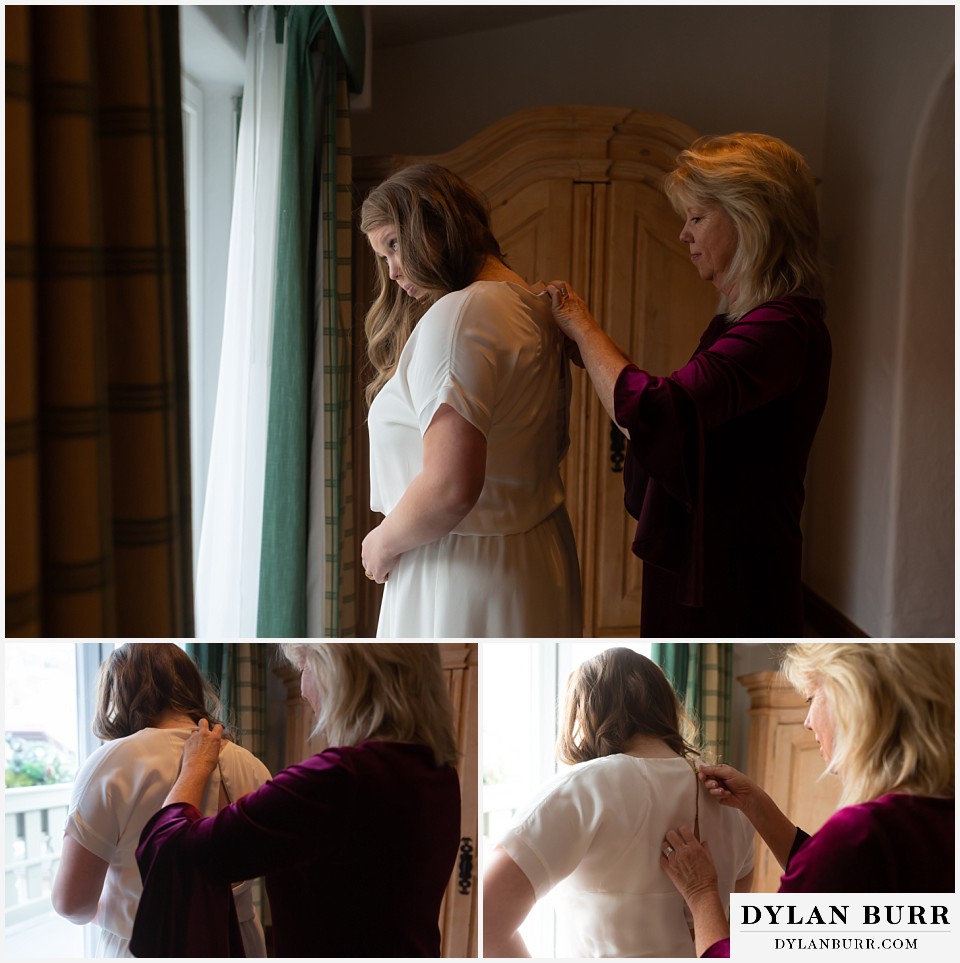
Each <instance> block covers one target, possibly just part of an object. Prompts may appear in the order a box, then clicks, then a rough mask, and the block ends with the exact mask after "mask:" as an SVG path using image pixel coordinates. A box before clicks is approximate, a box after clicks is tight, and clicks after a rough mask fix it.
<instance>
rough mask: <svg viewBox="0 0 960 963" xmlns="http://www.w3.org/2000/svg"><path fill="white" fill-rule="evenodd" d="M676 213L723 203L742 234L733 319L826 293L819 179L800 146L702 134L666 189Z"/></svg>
mask: <svg viewBox="0 0 960 963" xmlns="http://www.w3.org/2000/svg"><path fill="white" fill-rule="evenodd" d="M663 188H664V191H665V192H666V194H667V197H668V198H669V199H670V203H671V204H672V205H673V207H674V209H675V210H676V211H677V212H678V213H679V214H681V215H684V212H685V209H686V208H687V207H696V206H698V205H703V204H719V205H720V207H722V208H723V210H724V211H725V212H726V213H727V214H728V215H729V216H730V218H731V220H732V221H733V223H734V226H735V227H736V230H737V238H738V245H737V250H736V253H735V254H734V256H733V259H732V261H731V263H730V267H729V270H728V272H727V279H728V280H729V281H730V282H731V284H733V285H736V286H737V289H738V290H737V295H736V302H735V303H732V304H729V305H727V306H726V311H727V314H728V317H729V318H730V319H731V320H732V321H737V320H739V319H740V318H742V317H743V316H744V315H745V314H746V313H747V312H748V311H751V310H752V309H753V308H755V307H757V306H758V305H760V304H763V302H764V301H769V300H771V299H772V298H779V297H784V296H785V295H788V294H801V295H807V296H809V297H816V298H819V297H822V296H823V271H822V265H821V258H820V220H819V215H818V213H817V194H816V182H815V181H814V178H813V175H812V174H811V172H810V168H809V167H808V166H807V162H806V161H805V160H804V159H803V157H802V156H801V155H800V154H798V153H797V152H796V151H795V150H794V149H793V148H792V147H790V146H789V145H788V144H785V143H784V142H783V141H782V140H779V139H778V138H776V137H769V136H767V135H765V134H743V133H739V134H727V135H725V136H722V137H700V138H698V139H697V140H695V141H694V142H693V143H692V144H691V145H690V147H689V148H688V149H687V150H685V151H682V152H681V153H680V155H679V156H678V158H677V166H676V169H675V170H673V171H671V173H669V174H668V175H667V176H666V178H665V180H664V184H663Z"/></svg>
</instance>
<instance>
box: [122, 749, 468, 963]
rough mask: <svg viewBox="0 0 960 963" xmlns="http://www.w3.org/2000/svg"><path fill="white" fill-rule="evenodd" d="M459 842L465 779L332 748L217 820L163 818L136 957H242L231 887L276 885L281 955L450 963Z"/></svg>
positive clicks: (422, 752) (417, 761)
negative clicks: (447, 906) (446, 914)
mask: <svg viewBox="0 0 960 963" xmlns="http://www.w3.org/2000/svg"><path fill="white" fill-rule="evenodd" d="M459 838H460V789H459V783H458V780H457V774H456V771H455V770H454V769H453V768H452V767H451V766H442V767H440V768H437V767H436V766H435V765H434V763H433V756H432V753H431V752H430V750H428V749H426V748H424V747H422V746H413V745H401V744H397V743H389V742H366V743H363V744H362V745H360V746H357V747H347V748H339V749H328V750H327V751H326V752H323V753H320V754H319V755H316V756H313V757H311V758H310V759H307V760H306V761H305V762H302V763H300V764H299V765H295V766H291V767H290V768H289V769H285V770H284V771H283V772H281V773H279V774H278V775H277V776H276V777H275V778H274V779H272V780H271V781H270V782H268V783H267V784H266V785H265V786H263V787H262V788H261V789H259V790H258V791H257V792H255V793H251V794H250V795H249V796H245V797H244V798H242V799H240V800H238V801H237V802H235V803H234V804H233V805H232V806H228V807H227V808H225V809H223V810H221V812H220V813H219V814H218V815H217V816H214V817H211V818H209V819H203V818H201V816H200V813H199V812H198V811H197V810H196V809H194V808H193V807H192V806H186V805H180V804H177V805H173V806H167V807H166V808H165V809H162V810H161V811H160V812H159V813H158V814H157V815H156V816H154V818H153V819H152V820H151V821H150V822H149V823H148V824H147V826H146V827H145V829H144V831H143V835H142V836H141V840H140V848H139V849H138V850H137V861H138V863H139V865H140V873H141V876H142V877H143V883H144V885H143V897H142V899H141V902H140V908H139V910H138V913H137V919H136V922H135V924H134V932H133V938H132V940H131V951H132V952H133V954H134V955H135V956H154V957H170V956H210V957H214V956H242V955H243V949H242V943H241V942H240V934H239V928H238V926H237V923H236V911H235V908H234V906H233V899H232V897H231V894H230V884H231V883H232V882H234V881H238V880H243V879H255V878H257V877H259V876H266V883H267V893H268V895H269V897H270V909H271V913H272V918H273V935H274V950H275V953H276V955H277V956H285V957H335V956H340V957H396V956H403V957H438V956H439V955H440V934H439V928H438V919H439V915H440V904H441V901H442V899H443V895H444V892H445V890H446V887H447V884H448V882H449V880H450V874H451V872H452V871H453V866H454V861H455V859H456V853H457V847H458V844H459Z"/></svg>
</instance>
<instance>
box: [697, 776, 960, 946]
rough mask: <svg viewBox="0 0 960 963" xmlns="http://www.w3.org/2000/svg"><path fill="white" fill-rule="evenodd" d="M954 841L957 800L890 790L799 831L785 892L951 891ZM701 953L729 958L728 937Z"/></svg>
mask: <svg viewBox="0 0 960 963" xmlns="http://www.w3.org/2000/svg"><path fill="white" fill-rule="evenodd" d="M955 839H956V807H955V803H954V800H953V799H933V798H931V797H929V796H910V795H907V794H906V793H887V795H885V796H881V797H880V798H879V799H874V800H871V801H870V802H866V803H861V804H860V805H857V806H845V807H844V808H843V809H840V810H838V811H837V812H835V813H834V814H833V815H832V816H831V817H830V818H829V819H828V820H827V821H826V822H825V823H824V824H823V826H822V827H821V828H820V830H819V831H818V832H816V833H814V835H813V836H807V834H806V833H804V832H802V831H798V833H797V840H796V842H795V843H794V846H793V851H792V852H791V853H790V858H789V859H788V860H787V870H786V872H785V873H784V874H783V876H782V877H781V879H780V889H779V892H781V893H952V892H954V887H955V886H956V875H955V872H956V870H955V865H954V857H953V854H954V845H955ZM703 956H704V957H705V958H706V957H712V958H722V957H729V956H730V940H729V939H727V940H719V941H718V942H716V943H714V944H713V946H711V947H710V948H709V949H708V950H707V951H706V952H705V953H704V954H703Z"/></svg>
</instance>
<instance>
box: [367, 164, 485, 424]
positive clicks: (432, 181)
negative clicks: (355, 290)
mask: <svg viewBox="0 0 960 963" xmlns="http://www.w3.org/2000/svg"><path fill="white" fill-rule="evenodd" d="M382 227H392V228H394V230H395V231H396V235H397V242H398V246H399V252H400V259H401V262H402V264H403V273H404V275H405V277H407V278H408V279H409V280H410V281H412V282H413V283H414V284H415V285H416V286H417V287H418V288H422V289H423V290H424V291H426V292H427V293H426V296H425V297H424V298H422V299H421V300H419V301H414V300H413V298H411V297H409V296H408V295H407V294H405V293H404V292H403V291H402V290H401V289H400V286H399V285H398V284H396V283H395V282H393V281H391V280H390V274H389V271H388V269H387V266H386V264H385V263H383V261H381V260H380V258H377V279H376V292H375V298H374V302H373V304H372V305H371V306H370V310H369V311H368V312H367V317H366V323H365V330H366V336H367V356H368V359H369V362H370V366H371V368H372V369H373V375H372V378H371V381H370V382H369V384H368V385H367V389H366V400H367V405H368V406H369V405H370V404H371V402H372V401H373V399H374V398H375V397H376V396H377V393H378V392H379V391H380V389H381V388H382V387H383V386H384V385H385V384H386V383H387V381H389V380H390V378H391V377H392V376H393V373H394V371H396V368H397V363H398V361H399V360H400V352H401V351H403V347H404V345H405V344H406V343H407V340H408V339H409V337H410V335H411V333H412V332H413V329H414V327H415V326H416V324H417V322H418V321H419V320H420V318H421V317H423V315H424V314H425V313H426V311H427V309H428V308H429V307H430V306H431V305H432V304H434V302H436V301H437V300H438V299H439V298H441V297H443V295H445V294H449V293H450V292H451V291H459V290H461V289H463V288H465V287H466V286H467V285H468V284H471V283H472V282H473V281H474V280H476V277H477V275H478V274H479V273H480V269H481V268H482V267H483V264H484V261H485V260H486V259H487V257H488V256H490V255H492V256H493V257H495V258H497V259H499V260H501V261H502V260H503V254H502V253H501V251H500V245H499V244H498V243H497V239H496V238H495V237H494V236H493V233H492V232H491V230H490V219H489V215H488V212H487V205H486V202H485V201H484V199H483V197H482V196H481V195H480V194H479V193H478V192H477V191H475V190H474V189H473V188H472V187H471V186H470V185H469V184H468V183H467V182H466V181H465V180H463V178H461V177H459V176H457V175H456V174H454V173H453V172H452V171H449V170H447V169H446V168H444V167H440V166H439V165H437V164H414V165H412V166H410V167H405V168H403V169H402V170H400V171H397V173H395V174H393V175H392V176H391V177H389V178H387V180H385V181H384V182H383V183H382V184H379V185H378V186H377V187H375V188H374V189H373V190H372V191H371V192H370V193H369V194H368V195H367V198H366V199H365V200H364V202H363V206H362V208H361V212H360V230H361V231H362V232H363V233H364V234H365V235H368V236H369V234H370V232H371V231H374V230H377V229H379V228H382Z"/></svg>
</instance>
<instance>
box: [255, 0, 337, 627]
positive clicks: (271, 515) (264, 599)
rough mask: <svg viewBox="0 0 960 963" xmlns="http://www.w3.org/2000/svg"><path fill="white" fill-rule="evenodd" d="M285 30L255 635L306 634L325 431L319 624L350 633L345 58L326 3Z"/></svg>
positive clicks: (294, 10)
mask: <svg viewBox="0 0 960 963" xmlns="http://www.w3.org/2000/svg"><path fill="white" fill-rule="evenodd" d="M284 30H285V39H284V42H285V43H286V44H287V45H288V54H287V73H286V78H285V88H284V123H283V144H282V148H281V150H282V161H281V180H280V220H279V224H278V233H277V281H276V296H275V320H274V338H273V355H272V371H271V382H270V411H269V418H268V434H267V459H266V473H265V478H264V497H263V501H264V504H263V537H262V543H261V561H260V591H259V601H258V606H257V635H258V636H260V637H261V638H277V637H287V638H290V637H296V638H299V637H303V636H305V635H307V631H308V630H307V591H308V588H307V569H308V565H307V549H308V534H309V530H310V525H311V510H310V488H311V468H310V464H311V445H312V444H313V439H314V437H322V439H323V442H322V444H323V448H324V458H323V464H324V480H323V487H324V494H325V504H324V505H323V506H322V511H323V515H324V521H325V524H326V526H327V531H326V533H325V537H324V550H323V554H324V562H325V573H324V578H323V586H324V589H323V591H324V599H323V623H324V624H323V626H321V627H320V628H321V629H322V631H319V630H318V629H317V628H316V627H314V629H313V632H312V634H315V635H316V634H324V635H330V636H342V635H349V634H351V626H352V624H353V623H354V622H355V618H354V617H353V616H352V614H351V611H352V604H353V603H352V598H353V595H354V593H353V592H352V590H351V588H350V586H352V584H353V582H352V579H353V575H354V568H353V560H352V557H351V552H350V549H349V545H350V542H351V540H352V530H351V528H350V526H349V524H348V523H347V521H345V520H348V519H349V518H350V517H352V508H351V505H350V495H349V492H350V485H349V484H347V483H348V482H349V474H348V471H349V467H350V464H351V462H350V447H349V432H348V427H349V424H350V419H349V410H350V407H349V406H350V350H349V330H350V307H349V306H350V285H349V271H350V260H349V251H350V246H349V225H350V221H351V216H352V210H351V203H350V193H349V189H350V188H349V185H350V168H349V113H348V102H347V97H346V90H345V81H344V65H343V64H344V61H343V57H342V55H341V53H340V50H339V47H338V44H337V37H336V34H335V31H334V29H333V26H332V25H331V23H330V20H329V19H328V16H327V12H326V10H325V8H323V7H290V8H289V12H288V14H287V18H286V22H285V28H284ZM315 64H316V66H317V68H318V69H315ZM318 98H319V104H320V110H319V111H316V112H315V106H316V103H317V99H318ZM318 143H319V144H320V145H321V146H320V148H319V150H318V147H317V145H318ZM345 226H346V231H345V230H344V227H345ZM318 245H319V246H320V253H321V254H322V261H321V264H320V266H319V268H317V256H318ZM318 272H319V275H318ZM318 292H319V293H320V294H321V298H320V305H321V308H320V312H319V314H320V320H319V321H315V320H314V318H315V305H316V298H317V293H318ZM317 323H319V324H320V325H322V336H323V342H322V344H323V347H322V352H323V374H324V378H323V386H322V402H321V403H320V408H321V411H320V412H319V413H318V417H319V418H320V419H321V420H322V423H323V424H322V430H320V431H318V430H317V427H316V424H315V423H313V422H311V398H310V393H311V385H312V381H313V368H314V360H315V359H314V343H315V325H316V324H317ZM314 487H316V481H315V482H314ZM319 510H321V509H320V506H317V511H319ZM345 611H346V618H344V612H345Z"/></svg>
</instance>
